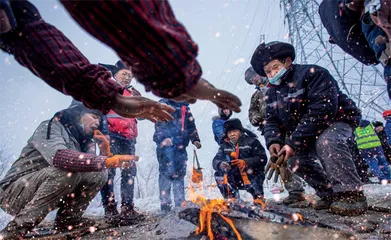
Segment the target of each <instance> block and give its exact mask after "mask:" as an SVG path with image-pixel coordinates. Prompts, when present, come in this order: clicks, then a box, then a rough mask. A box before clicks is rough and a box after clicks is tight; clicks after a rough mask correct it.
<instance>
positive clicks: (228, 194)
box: [215, 168, 265, 199]
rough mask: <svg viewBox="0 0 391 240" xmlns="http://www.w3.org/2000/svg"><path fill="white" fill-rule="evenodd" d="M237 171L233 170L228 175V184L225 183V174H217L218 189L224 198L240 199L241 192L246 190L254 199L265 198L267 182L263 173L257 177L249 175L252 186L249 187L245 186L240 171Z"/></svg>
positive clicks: (219, 172) (220, 172)
mask: <svg viewBox="0 0 391 240" xmlns="http://www.w3.org/2000/svg"><path fill="white" fill-rule="evenodd" d="M236 170H238V169H235V168H233V169H231V171H230V172H229V173H227V177H228V183H224V174H225V173H224V172H222V171H218V172H215V180H216V183H217V187H218V188H219V190H220V192H221V195H223V197H224V198H226V199H228V198H236V197H239V190H246V191H247V192H249V193H250V194H251V195H252V196H253V197H254V198H256V197H257V196H263V194H264V193H263V181H264V180H265V174H264V173H263V172H259V173H258V174H256V175H250V174H247V176H248V180H250V182H251V184H250V185H249V186H245V185H244V184H243V180H242V176H241V175H240V173H239V170H238V171H236Z"/></svg>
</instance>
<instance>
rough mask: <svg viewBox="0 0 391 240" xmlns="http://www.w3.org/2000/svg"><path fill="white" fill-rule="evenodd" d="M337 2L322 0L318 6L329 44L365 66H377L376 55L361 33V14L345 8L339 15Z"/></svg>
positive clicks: (337, 0)
mask: <svg viewBox="0 0 391 240" xmlns="http://www.w3.org/2000/svg"><path fill="white" fill-rule="evenodd" d="M338 2H339V0H323V2H322V3H321V4H320V6H319V15H320V19H321V21H322V23H323V26H324V27H325V28H326V30H327V32H328V33H329V34H330V42H331V43H335V44H337V45H338V46H339V47H340V48H341V49H342V50H343V51H345V52H346V53H348V54H350V55H351V56H353V57H354V58H355V59H357V60H358V61H360V62H362V63H364V64H366V65H370V64H377V63H378V61H377V58H376V55H375V53H374V51H373V50H372V49H371V48H370V46H369V44H368V41H367V40H366V38H365V36H364V35H363V33H362V28H361V14H360V13H359V12H354V11H352V10H350V9H348V8H346V7H345V8H343V10H342V15H341V14H340V8H339V6H338Z"/></svg>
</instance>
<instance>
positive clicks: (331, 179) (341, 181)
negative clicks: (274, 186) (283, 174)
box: [288, 122, 362, 198]
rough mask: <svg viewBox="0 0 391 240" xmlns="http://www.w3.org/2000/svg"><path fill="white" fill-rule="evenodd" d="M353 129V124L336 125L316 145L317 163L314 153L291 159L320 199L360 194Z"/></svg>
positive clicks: (297, 171) (321, 136)
mask: <svg viewBox="0 0 391 240" xmlns="http://www.w3.org/2000/svg"><path fill="white" fill-rule="evenodd" d="M353 147H354V139H353V129H352V128H351V127H350V125H349V124H347V123H343V122H335V123H333V124H332V125H331V126H330V127H328V128H327V129H326V130H324V131H323V133H322V134H321V135H320V136H319V137H318V139H317V140H316V142H315V149H316V155H317V156H318V158H319V160H320V163H321V165H320V164H319V163H316V161H315V157H314V155H313V154H311V153H308V152H307V153H305V152H300V151H299V152H297V153H296V154H295V156H294V157H292V158H291V159H289V161H288V164H289V167H290V169H292V171H294V172H295V173H296V174H297V175H299V176H300V177H302V178H303V179H304V180H305V181H306V182H307V183H308V184H309V185H310V186H311V187H313V188H314V189H315V190H316V192H317V194H318V195H319V197H321V198H323V197H325V196H328V195H330V194H334V193H341V192H349V191H358V190H359V189H361V186H362V184H361V181H360V178H359V176H358V173H357V170H356V166H355V164H354V162H353V155H352V150H353Z"/></svg>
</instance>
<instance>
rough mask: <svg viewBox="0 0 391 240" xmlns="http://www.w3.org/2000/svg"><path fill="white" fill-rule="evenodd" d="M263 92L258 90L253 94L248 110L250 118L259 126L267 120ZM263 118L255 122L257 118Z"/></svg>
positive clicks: (254, 124)
mask: <svg viewBox="0 0 391 240" xmlns="http://www.w3.org/2000/svg"><path fill="white" fill-rule="evenodd" d="M263 97H264V95H263V93H262V92H260V91H259V90H257V91H256V92H255V93H254V94H253V95H252V96H251V102H250V108H249V110H248V119H249V120H250V123H251V124H252V125H253V126H254V127H259V125H260V124H262V122H263V121H264V120H265V117H266V109H265V106H266V104H265V101H264V100H263ZM257 118H258V119H261V120H260V121H257V122H255V119H257Z"/></svg>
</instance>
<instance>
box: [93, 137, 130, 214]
mask: <svg viewBox="0 0 391 240" xmlns="http://www.w3.org/2000/svg"><path fill="white" fill-rule="evenodd" d="M135 145H136V140H133V139H132V140H129V139H125V138H123V137H120V136H117V135H110V148H111V152H112V153H113V154H129V155H134V154H135V152H136V147H135ZM115 174H116V169H115V168H112V169H109V170H108V178H107V183H106V185H105V186H104V187H103V188H102V190H101V191H100V194H101V196H102V205H103V207H105V208H106V207H107V206H109V205H111V204H116V202H115V196H114V177H115ZM136 174H137V168H136V164H135V163H134V162H132V163H131V165H130V166H129V167H128V168H123V169H121V205H122V206H131V205H133V196H134V178H135V176H136Z"/></svg>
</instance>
